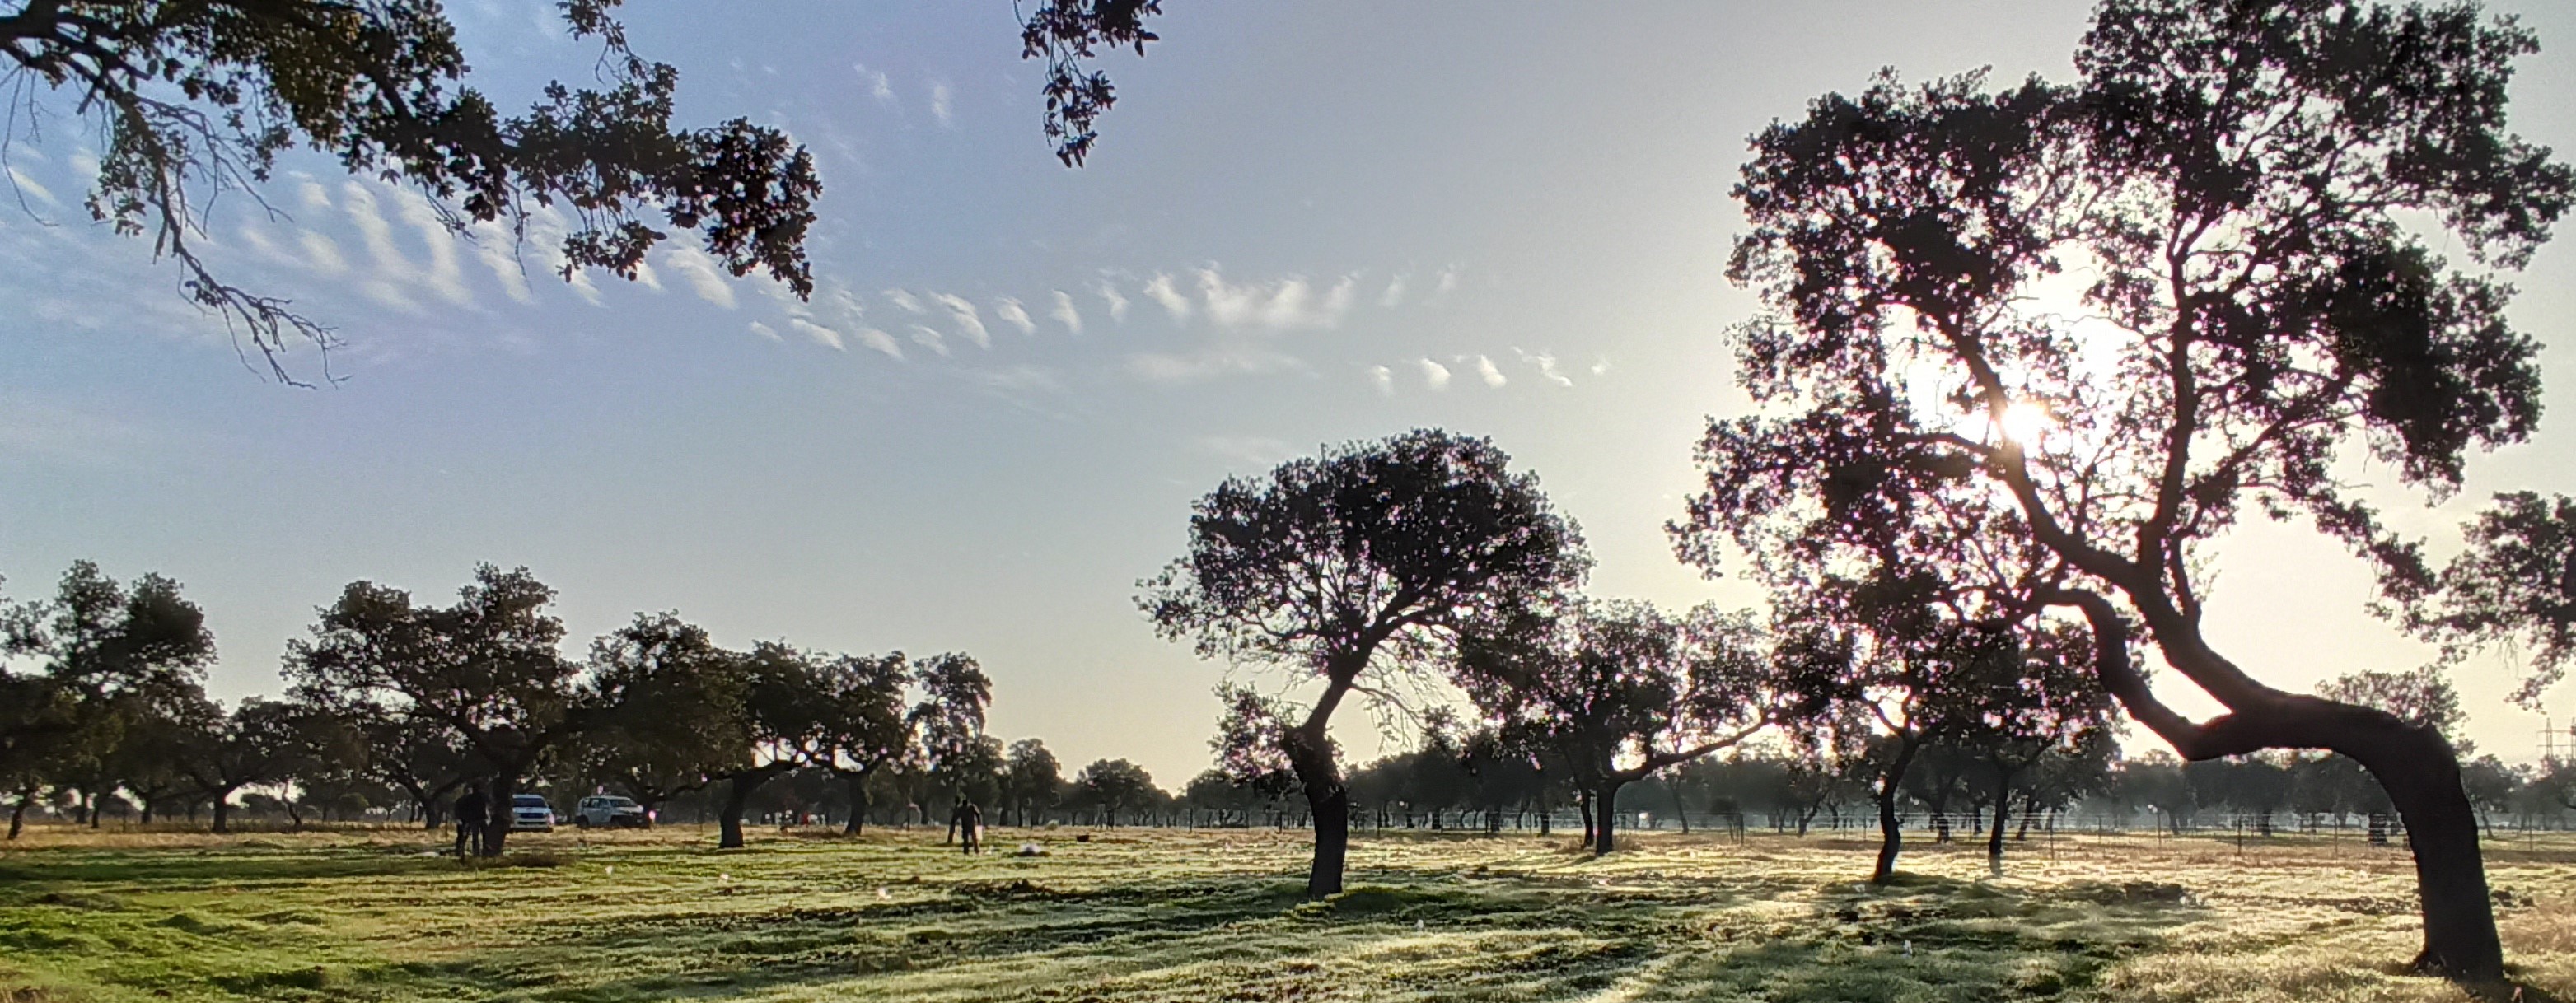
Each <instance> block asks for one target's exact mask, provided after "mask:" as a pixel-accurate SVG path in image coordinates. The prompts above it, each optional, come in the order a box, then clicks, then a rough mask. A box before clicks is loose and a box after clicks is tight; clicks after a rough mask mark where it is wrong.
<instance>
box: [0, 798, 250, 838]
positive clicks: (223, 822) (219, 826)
mask: <svg viewBox="0 0 2576 1003" xmlns="http://www.w3.org/2000/svg"><path fill="white" fill-rule="evenodd" d="M232 798H233V789H232V788H230V787H226V788H224V789H223V790H219V791H216V792H215V834H216V835H219V836H220V835H222V834H224V833H228V832H231V831H233V827H232V809H233V806H232ZM20 807H22V808H23V807H25V806H24V805H21V806H20Z"/></svg>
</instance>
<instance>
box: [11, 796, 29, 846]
mask: <svg viewBox="0 0 2576 1003" xmlns="http://www.w3.org/2000/svg"><path fill="white" fill-rule="evenodd" d="M26 829H27V796H26V795H24V794H21V795H19V796H18V803H17V804H14V805H11V806H9V838H11V839H16V838H18V834H19V833H21V832H24V831H26Z"/></svg>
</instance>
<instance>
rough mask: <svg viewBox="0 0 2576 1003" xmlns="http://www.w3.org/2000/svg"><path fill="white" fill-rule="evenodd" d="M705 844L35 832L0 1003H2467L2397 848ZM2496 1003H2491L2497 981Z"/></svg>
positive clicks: (927, 839) (2573, 906)
mask: <svg viewBox="0 0 2576 1003" xmlns="http://www.w3.org/2000/svg"><path fill="white" fill-rule="evenodd" d="M1073 836H1074V831H1073V830H1049V831H1044V832H1037V833H1021V832H1018V831H1015V830H1003V831H1000V832H997V833H996V834H995V838H994V840H993V842H994V845H995V846H996V847H997V848H999V849H1002V850H1006V851H1007V850H1009V849H1011V848H1013V847H1016V846H1017V845H1018V844H1019V843H1020V842H1022V841H1023V840H1034V841H1038V842H1042V843H1044V844H1045V845H1046V847H1047V850H1048V854H1047V855H1046V856H1041V857H1029V858H1021V857H1014V856H1006V855H1001V854H995V855H989V856H983V857H976V858H967V857H963V856H961V855H959V854H957V853H956V852H954V850H953V848H949V847H943V846H941V845H939V843H938V838H939V834H938V833H936V832H931V833H926V834H925V833H921V832H912V833H904V832H894V833H883V834H871V835H870V836H869V837H868V838H866V839H862V840H855V841H850V840H839V839H823V838H814V839H803V838H773V839H770V840H767V841H760V842H756V843H755V844H754V845H753V846H752V847H750V848H748V849H745V850H739V851H722V852H719V851H716V850H713V849H711V848H709V847H708V846H707V845H706V840H705V839H704V836H703V835H702V834H699V833H695V832H692V831H690V830H686V829H680V830H665V831H661V832H655V833H632V834H629V833H620V834H616V835H613V836H608V837H602V838H589V839H585V838H582V837H580V836H576V835H572V834H561V835H556V836H551V837H514V838H513V841H512V846H513V848H514V852H515V853H516V854H522V855H525V856H524V857H523V858H522V861H521V862H522V863H523V864H524V865H533V866H505V867H492V866H460V865H459V864H458V863H457V862H455V861H452V860H447V859H443V858H440V857H437V856H435V855H432V854H431V851H432V849H433V848H434V846H435V841H433V840H432V839H430V838H428V837H426V836H424V835H422V834H420V833H418V832H407V831H400V830H378V831H360V832H340V833H313V834H304V835H275V834H271V835H264V836H258V837H241V838H230V839H219V838H215V837H210V836H189V835H175V834H152V835H140V834H138V835H129V836H117V835H114V834H108V835H104V836H89V835H87V834H82V833H70V832H64V831H60V830H37V831H35V832H34V833H31V835H30V837H29V838H28V839H27V840H25V841H22V842H21V843H20V844H18V845H15V846H12V847H10V848H7V849H0V1003H29V1001H45V1003H69V1001H101V1003H105V1001H122V1000H147V999H149V1000H163V999H181V1000H254V999H255V1000H414V999H420V1000H431V999H435V1000H527V1001H563V1003H587V1001H599V1003H607V1001H622V1000H642V999H657V1000H658V999H672V998H691V999H726V1000H733V999H740V1000H818V1001H819V1000H834V1001H841V1000H851V1001H864V1000H933V1001H938V1000H954V1001H967V1000H973V1001H979V1003H983V1001H1003V1000H1054V1001H1084V1000H1171V1001H1207V1000H1246V1001H1249V1000H1301V1001H1315V1000H1426V1001H1428V1000H1444V1001H1445V1000H1494V1001H1504V1000H1601V1001H1614V1000H1618V1001H1648V1000H1684V999H1688V1000H1773V1001H1826V1000H1833V1001H1844V1000H1852V1001H1870V1000H1883V1001H1927V1003H1928V1001H1952V1000H1956V1001H1972V1000H1973V1001H1980V1003H1983V1001H1991V1000H2049V999H2067V1000H2082V999H2122V1000H2211V1001H2271V1000H2283V1001H2287V1000H2306V999H2336V1000H2460V999H2466V998H2468V997H2467V996H2466V995H2465V994H2463V993H2462V992H2461V991H2460V990H2459V989H2457V988H2455V987H2452V986H2450V985H2448V984H2446V983H2442V982H2439V981H2436V980H2430V979H2422V978H2414V977H2409V976H2405V975H2402V974H2400V973H2398V971H2397V967H2396V966H2397V964H2398V963H2400V962H2403V961H2404V960H2405V959H2406V958H2407V957H2409V956H2410V955H2411V954H2412V952H2413V949H2414V947H2415V945H2416V940H2417V937H2418V932H2417V927H2416V924H2415V920H2414V917H2413V915H2412V909H2413V898H2412V891H2411V887H2412V885H2411V883H2412V871H2411V866H2410V864H2409V863H2408V861H2407V858H2406V857H2405V855H2404V854H2403V853H2402V852H2401V851H2394V850H2385V849H2382V850H2369V849H2365V848H2363V847H2360V846H2358V845H2356V844H2355V843H2354V842H2353V841H2351V840H2345V841H2341V842H2334V841H2318V840H2302V839H2297V838H2283V839H2276V840H2273V841H2270V842H2269V843H2268V844H2263V845H2257V846H2253V847H2250V848H2248V849H2246V850H2243V851H2241V852H2240V851H2239V850H2238V849H2236V847H2235V846H2234V845H2233V844H2232V843H2227V842H2221V841H2205V840H2174V841H2162V840H2152V839H2136V840H2109V841H2105V840H2097V839H2095V838H2093V837H2073V838H2069V837H2060V838H2059V839H2057V840H2055V841H2054V842H2052V843H2042V842H2040V841H2037V840H2034V841H2033V842H2032V843H2031V844H2028V845H2024V846H2015V847H2014V850H2013V852H2014V853H2015V857H2014V859H2013V860H2012V861H2011V868H2010V873H2009V874H2008V875H2007V876H2005V877H2003V878H2000V879H1986V878H1985V877H1984V876H1983V871H1984V860H1983V857H1982V855H1981V854H1980V853H1979V852H1978V851H1977V850H1975V849H1972V848H1966V847H1947V848H1922V849H1918V850H1910V851H1909V853H1908V856H1907V858H1906V861H1905V866H1906V868H1907V872H1906V873H1905V874H1904V875H1902V876H1901V878H1902V879H1901V880H1899V881H1897V882H1893V883H1891V884H1890V885H1889V886H1886V887H1872V886H1869V885H1867V884H1865V883H1861V882H1860V881H1859V880H1858V879H1859V878H1860V877H1861V876H1863V875H1865V874H1866V869H1867V867H1868V864H1869V859H1868V852H1867V851H1868V848H1869V847H1868V845H1867V844H1866V843H1863V842H1861V841H1858V840H1837V839H1831V838H1826V837H1823V836H1818V837H1814V838H1809V839H1805V840H1800V839H1794V838H1789V837H1781V836H1767V835H1757V836H1754V837H1752V838H1751V839H1750V840H1748V841H1746V842H1741V843H1738V842H1731V841H1726V840H1723V839H1710V838H1704V837H1691V838H1678V837H1660V838H1658V837H1649V838H1647V839H1644V840H1641V841H1639V845H1637V846H1636V847H1634V848H1633V849H1629V850H1623V851H1622V852H1621V853H1619V854H1615V855H1613V856H1612V857H1610V858H1608V859H1605V860H1593V859H1592V858H1590V857H1589V856H1588V855H1586V854H1584V853H1582V852H1580V851H1577V850H1575V849H1574V848H1573V847H1572V846H1571V841H1570V840H1567V839H1564V838H1562V837H1560V838H1557V839H1553V840H1540V839H1536V838H1532V837H1521V836H1504V837H1500V838H1485V837H1480V836H1461V835H1433V834H1416V835H1411V836H1398V835H1387V836H1382V837H1381V836H1365V835H1364V836H1362V837H1361V838H1360V839H1359V840H1357V841H1356V842H1355V843H1354V846H1353V850H1352V854H1351V863H1352V871H1351V874H1350V878H1349V886H1350V890H1349V891H1347V892H1345V893H1344V894H1342V895H1341V896H1338V897H1336V898H1334V899H1332V900H1329V901H1325V902H1306V901H1303V900H1302V898H1301V897H1300V895H1299V894H1298V893H1299V891H1300V888H1301V883H1300V878H1301V877H1302V875H1303V873H1304V855H1305V852H1306V845H1305V840H1304V837H1303V835H1302V834H1300V833H1294V832H1290V833H1274V832H1267V831H1253V832H1242V831H1237V832H1187V831H1158V830H1135V829H1129V830H1116V831H1109V832H1096V833H1093V834H1092V839H1091V840H1090V841H1088V842H1076V841H1075V840H1074V839H1073ZM2489 866H2490V874H2491V880H2492V881H2493V883H2494V884H2495V885H2496V886H2497V887H2498V888H2500V889H2503V890H2504V891H2506V892H2507V893H2508V894H2509V895H2510V896H2511V898H2512V900H2513V901H2514V902H2516V903H2519V904H2517V905H2514V906H2510V907H2508V908H2505V909H2504V910H2502V911H2501V912H2500V914H2499V918H2500V921H2501V922H2502V924H2503V927H2504V930H2505V934H2506V941H2507V944H2508V947H2509V956H2510V958H2511V961H2512V962H2513V964H2514V965H2515V967H2516V970H2517V978H2518V979H2519V980H2520V982H2521V983H2522V987H2523V989H2524V990H2525V992H2526V995H2525V997H2524V999H2525V1000H2526V1003H2537V1001H2539V1000H2543V999H2552V998H2555V999H2576V841H2571V840H2564V839H2562V840H2559V841H2555V842H2550V841H2543V842H2540V843H2537V844H2535V845H2533V846H2530V847H2528V848H2526V846H2525V845H2524V844H2522V843H2521V842H2520V841H2519V840H2518V839H2517V840H2516V841H2515V842H2514V844H2513V845H2512V846H2510V847H2507V846H2505V845H2504V844H2498V845H2497V846H2496V847H2495V848H2493V849H2491V851H2490V857H2489ZM2510 991H2511V990H2510V989H2507V990H2504V992H2506V993H2510Z"/></svg>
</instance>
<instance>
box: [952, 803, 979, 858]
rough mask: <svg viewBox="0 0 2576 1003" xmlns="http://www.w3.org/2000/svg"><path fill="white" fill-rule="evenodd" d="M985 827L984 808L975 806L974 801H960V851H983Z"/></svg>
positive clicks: (958, 831)
mask: <svg viewBox="0 0 2576 1003" xmlns="http://www.w3.org/2000/svg"><path fill="white" fill-rule="evenodd" d="M983 829H984V809H981V808H978V807H975V802H972V801H963V802H959V803H958V805H957V842H958V844H959V849H960V852H964V853H981V852H983V850H984V840H983V836H982V832H983Z"/></svg>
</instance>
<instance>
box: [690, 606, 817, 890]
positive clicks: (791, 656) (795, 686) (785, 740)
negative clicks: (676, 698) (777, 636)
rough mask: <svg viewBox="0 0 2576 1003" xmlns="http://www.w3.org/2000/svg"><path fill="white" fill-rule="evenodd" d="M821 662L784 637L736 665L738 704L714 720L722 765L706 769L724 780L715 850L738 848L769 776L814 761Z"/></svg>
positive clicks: (763, 645)
mask: <svg viewBox="0 0 2576 1003" xmlns="http://www.w3.org/2000/svg"><path fill="white" fill-rule="evenodd" d="M823 661H824V660H823V659H822V658H821V657H819V656H817V655H814V654H812V653H810V652H806V651H803V650H800V649H797V648H795V647H792V646H789V645H787V644H785V643H783V642H776V641H763V642H761V643H760V644H759V645H757V646H755V647H754V648H752V650H751V653H750V654H749V655H748V656H745V657H743V658H742V659H741V660H740V662H739V663H738V664H739V665H740V666H741V668H740V670H739V671H740V672H741V673H742V682H741V684H740V685H741V686H742V702H741V703H739V704H737V705H735V707H734V708H733V710H734V713H732V714H729V715H724V716H723V717H722V718H721V721H722V726H723V728H724V729H725V732H726V735H725V739H724V746H725V749H726V753H725V759H726V760H727V764H726V765H725V766H724V767H723V768H720V769H716V770H712V771H709V774H708V775H709V776H711V777H713V778H715V779H717V780H721V781H723V782H724V789H723V792H722V795H721V796H722V799H723V800H722V801H721V802H720V803H719V805H718V808H717V815H716V847H717V848H718V849H727V850H730V849H734V848H737V847H740V846H742V845H743V838H742V818H743V814H744V812H745V811H746V810H747V809H748V808H749V806H750V804H751V799H752V796H753V795H754V794H756V793H758V792H759V791H760V789H761V788H762V787H764V786H767V785H768V784H769V782H770V781H773V780H776V779H778V778H779V777H782V776H785V775H787V773H788V772H789V771H791V770H794V769H797V768H798V767H801V766H806V765H809V764H812V763H813V762H814V757H815V753H816V752H818V751H820V750H822V749H824V748H826V747H827V746H828V737H829V723H830V722H829V716H830V714H831V710H830V703H829V701H828V700H827V699H826V694H825V693H824V689H823V672H822V665H823Z"/></svg>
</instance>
